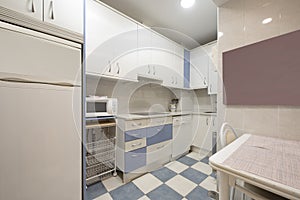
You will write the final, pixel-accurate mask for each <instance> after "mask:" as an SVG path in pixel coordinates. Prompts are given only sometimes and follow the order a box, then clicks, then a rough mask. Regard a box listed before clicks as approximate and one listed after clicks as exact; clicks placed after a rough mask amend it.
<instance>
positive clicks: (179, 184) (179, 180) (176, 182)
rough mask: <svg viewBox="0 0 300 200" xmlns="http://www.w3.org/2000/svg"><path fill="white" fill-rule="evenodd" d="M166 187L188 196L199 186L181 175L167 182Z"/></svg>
mask: <svg viewBox="0 0 300 200" xmlns="http://www.w3.org/2000/svg"><path fill="white" fill-rule="evenodd" d="M166 185H168V186H169V187H171V188H172V189H173V190H175V191H176V192H178V193H179V194H181V195H182V196H186V195H187V194H188V193H190V192H191V191H192V190H193V189H194V188H195V187H196V186H197V185H196V184H195V183H193V182H192V181H190V180H188V179H186V178H184V177H183V176H181V175H177V176H174V177H173V178H171V179H170V180H168V181H167V182H166Z"/></svg>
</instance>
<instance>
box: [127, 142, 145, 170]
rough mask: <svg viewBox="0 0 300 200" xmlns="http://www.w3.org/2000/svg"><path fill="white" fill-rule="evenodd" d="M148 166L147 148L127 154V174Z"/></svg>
mask: <svg viewBox="0 0 300 200" xmlns="http://www.w3.org/2000/svg"><path fill="white" fill-rule="evenodd" d="M145 165H146V147H144V148H140V149H137V150H134V151H129V152H126V153H125V173H127V172H131V171H133V170H135V169H138V168H140V167H143V166H145Z"/></svg>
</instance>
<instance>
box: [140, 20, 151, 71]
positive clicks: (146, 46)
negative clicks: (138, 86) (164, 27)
mask: <svg viewBox="0 0 300 200" xmlns="http://www.w3.org/2000/svg"><path fill="white" fill-rule="evenodd" d="M152 34H153V33H152V31H151V30H149V29H147V28H145V27H143V26H140V25H138V68H140V69H143V70H141V71H140V73H141V74H144V75H145V74H147V75H150V73H151V72H150V70H147V68H148V67H145V66H148V65H151V64H152V63H151V61H152V42H151V41H152Z"/></svg>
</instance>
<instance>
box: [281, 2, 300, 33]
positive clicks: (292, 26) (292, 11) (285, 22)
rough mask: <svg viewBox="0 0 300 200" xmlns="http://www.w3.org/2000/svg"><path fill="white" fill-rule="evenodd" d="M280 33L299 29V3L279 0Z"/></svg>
mask: <svg viewBox="0 0 300 200" xmlns="http://www.w3.org/2000/svg"><path fill="white" fill-rule="evenodd" d="M280 8H281V10H280V14H281V18H280V33H281V34H285V33H289V32H292V31H296V30H299V29H300V1H299V0H280Z"/></svg>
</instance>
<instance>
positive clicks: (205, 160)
mask: <svg viewBox="0 0 300 200" xmlns="http://www.w3.org/2000/svg"><path fill="white" fill-rule="evenodd" d="M201 162H204V163H206V164H208V162H209V157H208V156H206V157H205V158H203V159H202V160H201Z"/></svg>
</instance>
